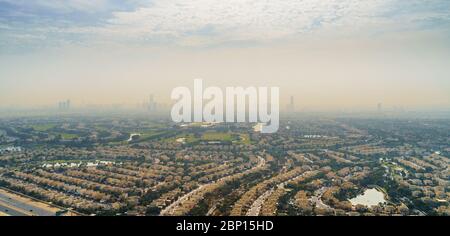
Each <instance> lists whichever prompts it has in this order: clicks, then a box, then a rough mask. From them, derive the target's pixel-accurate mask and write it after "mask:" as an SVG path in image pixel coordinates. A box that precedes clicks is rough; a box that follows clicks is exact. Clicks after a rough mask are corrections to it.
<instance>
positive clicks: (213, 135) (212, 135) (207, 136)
mask: <svg viewBox="0 0 450 236" xmlns="http://www.w3.org/2000/svg"><path fill="white" fill-rule="evenodd" d="M201 139H202V140H204V141H230V142H231V141H233V137H232V134H231V133H223V132H206V133H204V134H203V135H202V138H201Z"/></svg>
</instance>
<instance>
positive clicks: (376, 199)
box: [350, 188, 386, 207]
mask: <svg viewBox="0 0 450 236" xmlns="http://www.w3.org/2000/svg"><path fill="white" fill-rule="evenodd" d="M350 202H351V203H352V204H353V205H358V204H361V205H365V206H369V207H370V206H377V205H378V204H380V203H385V202H386V200H385V199H384V193H383V192H381V191H379V190H377V189H375V188H371V189H367V190H366V191H364V193H363V194H361V195H358V196H356V197H355V198H352V199H350Z"/></svg>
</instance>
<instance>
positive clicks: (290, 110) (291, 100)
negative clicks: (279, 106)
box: [287, 96, 295, 112]
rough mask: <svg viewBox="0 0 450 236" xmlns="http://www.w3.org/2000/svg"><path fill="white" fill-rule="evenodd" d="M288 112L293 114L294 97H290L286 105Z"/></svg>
mask: <svg viewBox="0 0 450 236" xmlns="http://www.w3.org/2000/svg"><path fill="white" fill-rule="evenodd" d="M287 110H288V112H294V111H295V105H294V96H291V98H290V101H289V104H288V105H287Z"/></svg>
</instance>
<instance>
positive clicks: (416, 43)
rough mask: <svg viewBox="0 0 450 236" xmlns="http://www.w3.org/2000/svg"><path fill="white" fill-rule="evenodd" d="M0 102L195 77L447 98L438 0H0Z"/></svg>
mask: <svg viewBox="0 0 450 236" xmlns="http://www.w3.org/2000/svg"><path fill="white" fill-rule="evenodd" d="M0 7H1V9H2V10H1V11H0V13H1V14H0V50H1V51H2V54H1V55H0V84H1V86H0V107H17V106H20V107H27V106H28V107H35V106H51V105H52V104H55V103H56V102H57V101H60V100H63V99H66V98H70V99H71V100H73V101H74V102H75V103H76V104H136V103H139V102H140V101H142V100H143V98H144V97H146V96H147V95H148V94H149V93H153V94H155V96H157V97H159V98H160V99H161V100H164V102H165V103H170V102H171V101H170V99H169V96H170V91H171V90H172V89H173V88H175V87H177V86H190V85H191V84H192V81H193V80H194V79H197V78H201V79H203V80H204V81H205V83H206V84H208V85H210V86H218V87H225V86H234V87H237V86H242V87H248V86H258V87H259V86H268V87H270V86H278V87H280V91H281V94H280V101H286V103H288V100H289V96H291V95H293V94H294V95H296V104H301V106H299V107H306V108H318V109H323V110H330V109H331V110H333V109H340V108H366V109H368V108H373V106H376V105H374V104H377V103H383V104H385V107H394V106H403V107H410V108H414V109H416V108H446V107H450V92H449V91H450V80H449V79H448V78H450V71H449V70H448V68H450V44H449V42H450V30H449V29H450V27H449V26H450V20H449V19H450V18H449V17H450V3H449V2H448V1H444V0H436V1H432V2H429V3H428V4H423V3H421V2H420V1H408V2H404V1H398V0H377V1H370V2H368V1H354V0H345V1H334V0H321V1H315V0H306V1H297V0H289V1H282V2H280V1H277V0H268V1H264V2H254V1H247V0H244V1H236V0H233V1H226V2H223V1H216V0H212V1H204V0H193V1H180V0H175V1H170V2H167V1H162V0H145V1H132V2H126V3H121V2H117V1H113V0H105V1H73V0H70V1H65V3H64V4H62V3H59V2H58V1H54V0H40V1H36V2H33V3H27V2H25V1H11V0H0Z"/></svg>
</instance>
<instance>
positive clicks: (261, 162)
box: [159, 156, 266, 216]
mask: <svg viewBox="0 0 450 236" xmlns="http://www.w3.org/2000/svg"><path fill="white" fill-rule="evenodd" d="M258 159H259V162H258V164H257V165H256V166H255V167H253V168H251V169H249V170H246V171H245V172H250V171H252V170H254V169H257V168H261V167H263V166H264V165H266V160H264V158H262V157H260V156H258ZM245 172H244V173H245ZM229 177H230V176H226V177H223V178H220V179H218V180H216V181H213V182H212V183H209V184H214V183H216V182H219V181H222V180H225V179H227V178H229ZM209 184H204V185H200V186H199V187H198V188H196V189H194V190H192V191H190V192H189V193H186V194H185V195H183V196H182V197H180V198H178V200H176V201H175V202H173V203H172V204H170V205H169V206H167V207H166V208H164V209H163V210H161V212H160V214H159V215H161V216H168V215H173V214H174V212H175V210H176V209H177V207H178V206H180V205H182V203H183V202H184V201H186V200H187V199H189V198H190V197H191V196H192V195H194V194H196V193H197V192H199V191H201V190H202V189H203V188H205V187H206V186H208V185H209Z"/></svg>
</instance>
